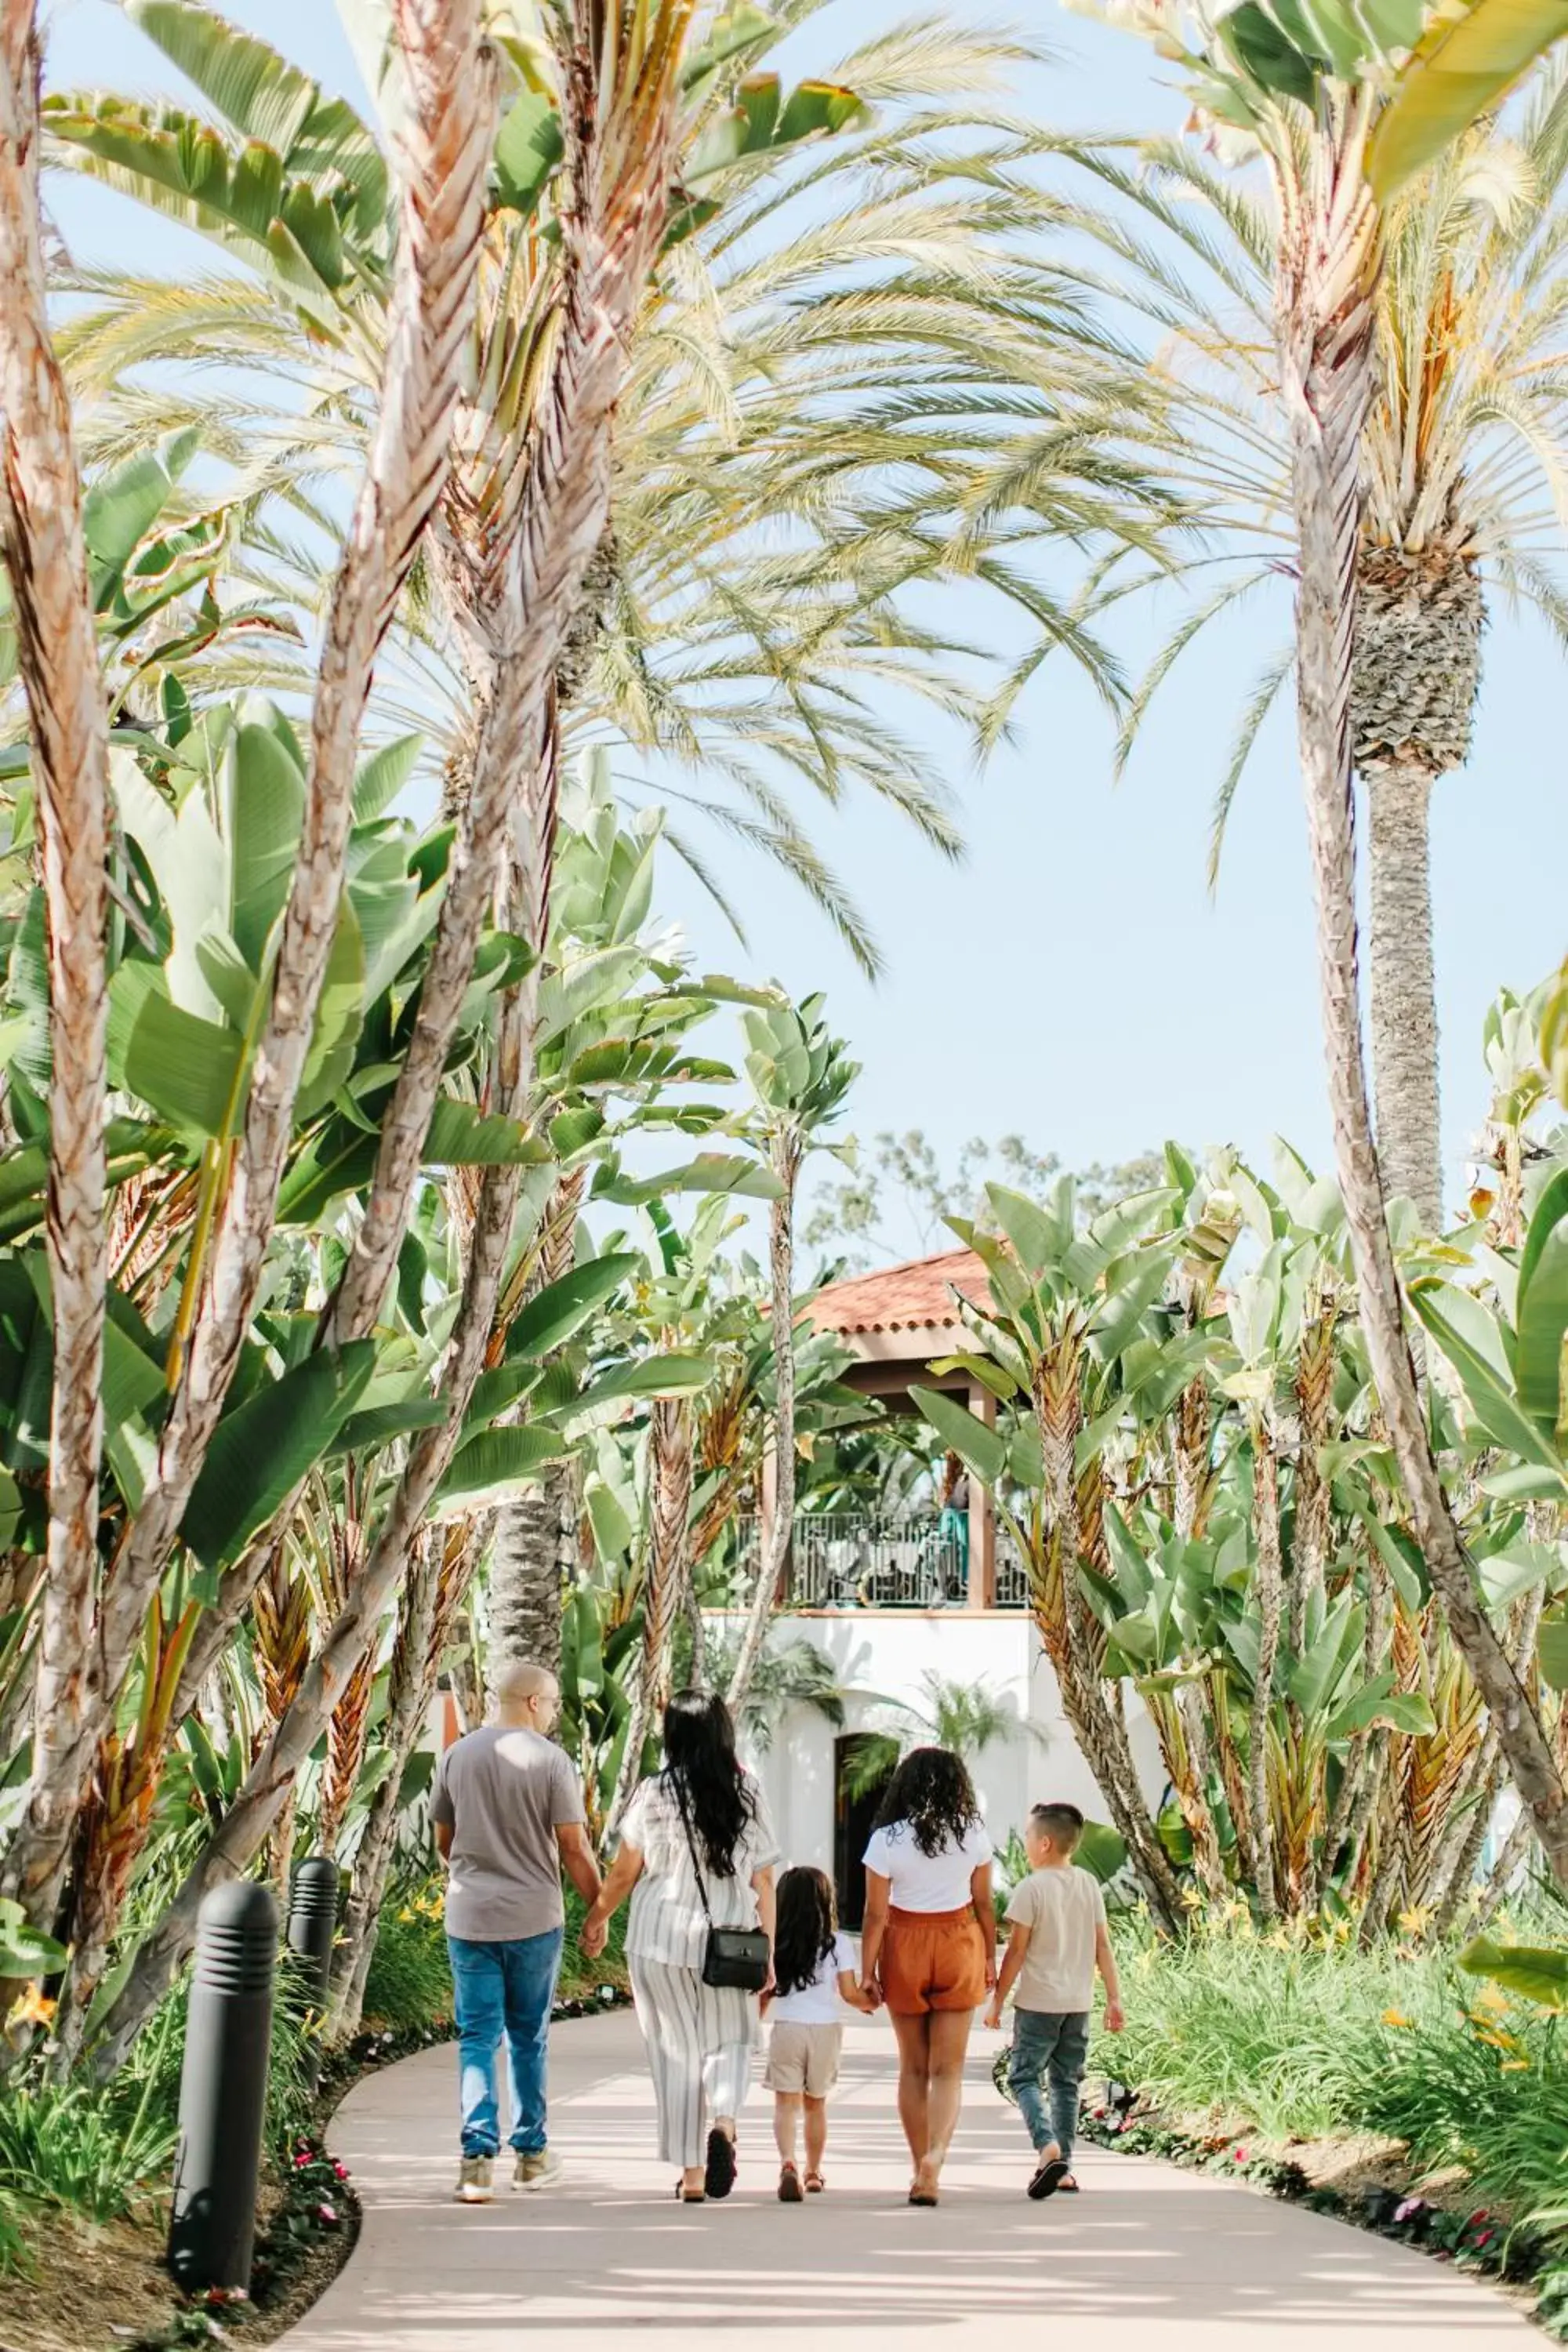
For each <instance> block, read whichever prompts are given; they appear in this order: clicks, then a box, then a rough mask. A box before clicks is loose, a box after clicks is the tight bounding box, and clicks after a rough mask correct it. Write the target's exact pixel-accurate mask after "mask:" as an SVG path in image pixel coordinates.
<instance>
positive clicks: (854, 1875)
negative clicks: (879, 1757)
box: [833, 1731, 893, 1931]
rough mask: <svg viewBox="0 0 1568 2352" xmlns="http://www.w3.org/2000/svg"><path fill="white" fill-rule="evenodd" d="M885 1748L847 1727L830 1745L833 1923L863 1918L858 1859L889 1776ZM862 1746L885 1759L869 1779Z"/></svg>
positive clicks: (853, 1923)
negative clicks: (835, 1912) (844, 1734)
mask: <svg viewBox="0 0 1568 2352" xmlns="http://www.w3.org/2000/svg"><path fill="white" fill-rule="evenodd" d="M888 1748H889V1743H888V1741H887V1740H885V1739H880V1738H878V1737H877V1735H876V1734H875V1733H874V1732H867V1731H852V1732H850V1733H849V1734H848V1735H847V1738H843V1739H836V1740H835V1741H834V1743H833V1886H834V1893H835V1895H837V1901H838V1923H839V1925H840V1927H848V1928H850V1929H851V1930H853V1931H858V1929H859V1927H860V1926H861V1923H862V1922H863V1920H864V1919H865V1916H866V1865H865V1864H864V1863H863V1862H862V1861H861V1859H860V1857H861V1855H862V1854H863V1853H865V1851H866V1843H867V1840H868V1838H869V1837H870V1834H871V1832H872V1830H873V1829H874V1828H875V1826H876V1821H877V1809H878V1807H879V1805H880V1803H881V1801H882V1798H883V1795H884V1793H885V1792H886V1790H887V1786H888V1783H889V1780H891V1779H892V1777H893V1761H892V1758H891V1757H890V1756H889V1755H888ZM868 1749H869V1750H872V1751H873V1752H874V1751H877V1750H880V1751H881V1753H882V1754H883V1756H884V1757H885V1758H887V1764H886V1769H885V1770H883V1771H880V1772H879V1773H876V1774H875V1775H874V1776H873V1777H870V1778H869V1779H868V1778H867V1777H866V1756H867V1751H868ZM857 1767H858V1769H856V1768H857Z"/></svg>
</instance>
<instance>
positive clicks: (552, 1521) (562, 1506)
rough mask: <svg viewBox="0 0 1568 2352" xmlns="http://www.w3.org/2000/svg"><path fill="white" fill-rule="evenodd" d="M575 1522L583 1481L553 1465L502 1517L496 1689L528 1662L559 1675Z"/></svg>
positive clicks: (494, 1584)
mask: <svg viewBox="0 0 1568 2352" xmlns="http://www.w3.org/2000/svg"><path fill="white" fill-rule="evenodd" d="M576 1523H577V1482H576V1475H575V1472H574V1469H573V1466H572V1465H571V1463H569V1462H554V1463H552V1464H551V1465H549V1466H548V1468H547V1469H546V1470H545V1471H544V1472H543V1475H542V1477H541V1479H540V1482H539V1484H538V1486H532V1487H530V1488H528V1489H527V1490H526V1491H525V1492H524V1493H522V1494H521V1495H519V1496H516V1497H515V1498H514V1499H512V1500H511V1501H510V1502H507V1503H503V1504H502V1505H501V1507H500V1510H499V1511H498V1512H497V1514H496V1532H495V1543H494V1546H493V1548H492V1549H491V1552H490V1573H489V1647H488V1649H487V1652H486V1670H487V1675H488V1678H489V1683H490V1685H491V1687H492V1689H493V1688H494V1685H495V1682H496V1678H497V1676H498V1675H499V1673H500V1669H501V1668H502V1667H503V1666H509V1665H513V1664H521V1662H522V1661H524V1660H528V1661H531V1663H532V1664H534V1665H536V1666H543V1667H545V1668H546V1669H547V1671H548V1672H549V1673H551V1674H552V1675H555V1674H559V1673H560V1671H561V1619H562V1612H563V1608H564V1605H565V1598H566V1591H567V1577H568V1573H569V1570H570V1565H571V1557H572V1554H571V1549H570V1544H571V1538H572V1537H573V1535H574V1530H575V1528H576Z"/></svg>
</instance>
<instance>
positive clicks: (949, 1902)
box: [865, 1822, 993, 1911]
mask: <svg viewBox="0 0 1568 2352" xmlns="http://www.w3.org/2000/svg"><path fill="white" fill-rule="evenodd" d="M992 1853H993V1847H992V1844H991V1841H990V1839H989V1838H988V1837H987V1836H986V1834H985V1828H984V1822H975V1824H974V1826H973V1829H970V1830H966V1831H965V1832H964V1833H963V1843H961V1844H959V1845H953V1844H951V1843H949V1844H947V1845H944V1846H943V1847H942V1850H941V1852H940V1853H921V1850H920V1848H919V1846H918V1845H917V1844H916V1843H915V1833H914V1831H913V1830H912V1829H911V1828H910V1824H909V1822H889V1823H888V1825H887V1827H886V1828H885V1829H880V1830H877V1831H875V1832H873V1834H872V1838H871V1843H870V1844H869V1845H868V1847H867V1848H866V1856H865V1860H866V1867H867V1869H868V1870H874V1871H875V1872H876V1874H877V1875H878V1877H879V1878H886V1879H889V1880H890V1881H891V1892H890V1893H889V1897H888V1899H889V1902H890V1903H891V1905H892V1906H893V1909H894V1910H895V1911H962V1910H963V1907H964V1906H965V1905H966V1904H967V1903H968V1902H969V1900H970V1894H969V1882H970V1879H971V1878H972V1877H973V1874H974V1873H975V1872H976V1871H977V1870H978V1869H979V1867H980V1865H981V1864H982V1863H983V1862H989V1861H990V1860H991V1856H992Z"/></svg>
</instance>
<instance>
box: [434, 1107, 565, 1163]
mask: <svg viewBox="0 0 1568 2352" xmlns="http://www.w3.org/2000/svg"><path fill="white" fill-rule="evenodd" d="M423 1156H424V1160H425V1164H426V1167H427V1168H519V1167H528V1166H530V1165H531V1166H534V1167H539V1166H542V1164H543V1163H544V1162H545V1161H546V1160H548V1159H549V1158H550V1150H549V1147H548V1145H546V1144H544V1143H542V1142H540V1141H538V1140H537V1139H536V1138H534V1137H533V1136H531V1134H530V1133H529V1131H528V1129H527V1128H525V1127H523V1126H521V1125H520V1124H519V1122H518V1121H517V1120H516V1119H515V1118H500V1116H499V1114H492V1115H489V1116H487V1115H486V1114H485V1113H483V1112H481V1111H478V1110H476V1109H475V1108H474V1107H473V1105H472V1104H471V1103H465V1102H456V1101H453V1100H452V1099H451V1098H450V1097H447V1096H443V1097H442V1098H441V1100H440V1101H439V1102H438V1103H437V1105H436V1109H435V1113H434V1115H433V1117H432V1118H431V1121H430V1125H429V1129H428V1130H427V1131H426V1137H425V1150H424V1155H423Z"/></svg>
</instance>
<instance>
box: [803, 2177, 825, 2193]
mask: <svg viewBox="0 0 1568 2352" xmlns="http://www.w3.org/2000/svg"><path fill="white" fill-rule="evenodd" d="M826 2186H827V2183H826V2180H824V2179H823V2177H822V2175H821V2173H820V2172H808V2173H807V2174H806V2176H805V2193H806V2195H807V2196H808V2197H820V2196H821V2194H822V2192H823V2190H824V2189H826Z"/></svg>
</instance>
